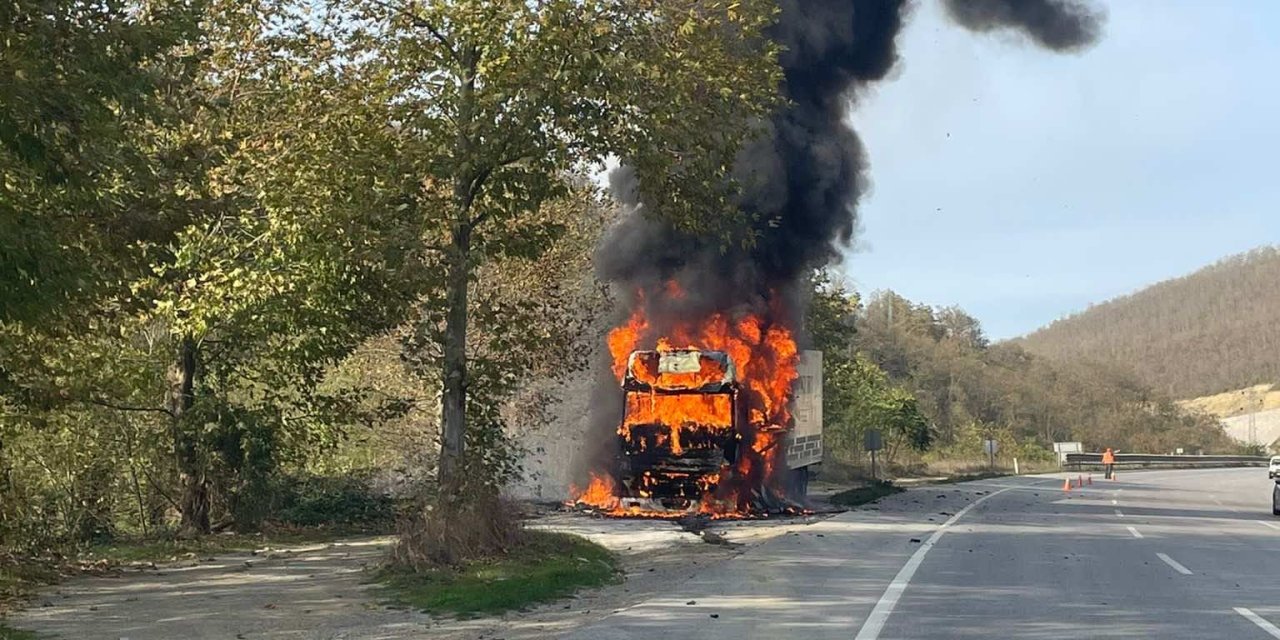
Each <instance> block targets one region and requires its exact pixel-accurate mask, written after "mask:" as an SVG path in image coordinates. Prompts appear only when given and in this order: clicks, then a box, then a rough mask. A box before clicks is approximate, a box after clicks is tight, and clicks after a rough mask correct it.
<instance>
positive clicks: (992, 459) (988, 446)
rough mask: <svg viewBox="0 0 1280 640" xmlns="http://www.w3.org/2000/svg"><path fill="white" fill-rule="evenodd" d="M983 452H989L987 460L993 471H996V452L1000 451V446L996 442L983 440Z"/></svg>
mask: <svg viewBox="0 0 1280 640" xmlns="http://www.w3.org/2000/svg"><path fill="white" fill-rule="evenodd" d="M982 450H983V451H986V452H987V460H988V463H989V465H990V466H991V470H992V471H995V470H996V451H999V450H1000V444H999V443H997V442H996V441H995V440H983V441H982Z"/></svg>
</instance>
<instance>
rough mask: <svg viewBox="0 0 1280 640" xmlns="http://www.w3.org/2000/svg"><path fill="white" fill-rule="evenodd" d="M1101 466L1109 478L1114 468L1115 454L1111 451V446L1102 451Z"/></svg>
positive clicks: (1109, 478)
mask: <svg viewBox="0 0 1280 640" xmlns="http://www.w3.org/2000/svg"><path fill="white" fill-rule="evenodd" d="M1102 466H1103V468H1104V469H1105V470H1106V472H1107V479H1108V480H1111V479H1112V478H1111V474H1112V473H1113V472H1114V471H1115V468H1116V454H1114V453H1112V452H1111V447H1107V450H1106V451H1103V452H1102Z"/></svg>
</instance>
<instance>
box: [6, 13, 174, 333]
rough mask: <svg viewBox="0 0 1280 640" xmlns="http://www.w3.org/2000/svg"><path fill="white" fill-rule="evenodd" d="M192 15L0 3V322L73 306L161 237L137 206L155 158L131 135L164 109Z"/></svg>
mask: <svg viewBox="0 0 1280 640" xmlns="http://www.w3.org/2000/svg"><path fill="white" fill-rule="evenodd" d="M198 17H199V13H198V11H197V10H196V9H195V6H194V5H192V4H190V3H186V2H179V1H174V2H168V1H163V0H162V1H159V2H149V3H146V6H145V8H141V7H138V6H137V4H136V3H132V2H126V1H123V0H106V1H104V2H91V3H74V2H44V1H42V0H14V1H13V2H6V3H4V5H3V6H0V96H3V98H0V175H3V176H4V179H3V180H2V181H0V300H3V301H4V304H2V305H0V323H5V322H18V321H26V322H44V323H47V322H50V321H51V320H52V316H53V315H55V314H58V312H61V311H67V310H74V309H73V308H72V307H70V303H71V302H73V301H74V302H81V301H85V300H91V299H92V297H93V296H95V295H99V294H101V293H103V289H110V287H111V285H112V284H113V283H115V282H116V276H118V275H119V274H120V273H121V272H122V269H123V268H126V267H129V266H136V265H137V262H136V261H135V260H133V259H132V258H133V257H136V256H132V255H131V249H132V247H133V245H134V243H136V242H145V241H152V242H154V241H162V240H163V238H164V237H165V234H166V232H167V231H168V229H167V228H166V227H165V225H163V224H158V223H157V221H156V220H154V219H152V218H151V217H150V216H149V215H148V212H147V211H146V210H145V208H143V207H140V206H139V204H140V202H141V201H143V200H145V194H146V192H147V190H148V189H149V187H150V186H151V185H152V184H153V183H152V181H151V180H150V168H151V165H152V160H153V158H149V157H148V156H147V154H145V153H144V152H142V150H140V149H139V148H138V147H137V145H136V144H134V143H135V142H136V141H135V140H134V139H133V137H132V136H133V131H134V130H135V129H136V128H137V127H145V126H149V125H150V124H152V123H155V122H158V121H163V120H166V119H168V118H169V116H170V114H171V111H172V108H173V106H174V105H173V104H172V103H171V102H169V101H168V99H167V96H166V92H167V90H168V89H169V88H170V87H172V86H173V85H174V84H175V83H180V82H181V81H182V78H183V77H185V67H188V66H190V63H191V59H184V58H183V57H181V56H179V55H176V49H177V48H178V47H180V46H182V45H183V44H184V43H186V42H189V41H191V40H193V39H195V38H196V37H198V33H199V29H198V28H197V24H196V21H197V18H198ZM60 315H62V316H63V317H64V319H65V316H66V315H75V314H60Z"/></svg>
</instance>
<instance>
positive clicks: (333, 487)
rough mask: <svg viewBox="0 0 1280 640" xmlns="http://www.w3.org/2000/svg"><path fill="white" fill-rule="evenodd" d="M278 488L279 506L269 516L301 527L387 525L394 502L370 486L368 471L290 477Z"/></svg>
mask: <svg viewBox="0 0 1280 640" xmlns="http://www.w3.org/2000/svg"><path fill="white" fill-rule="evenodd" d="M281 485H282V486H281V487H280V489H279V490H278V491H279V493H278V495H279V496H280V504H279V509H278V510H277V511H276V513H275V515H274V516H273V517H272V518H271V520H272V521H273V522H275V523H278V524H286V525H294V526H300V527H317V526H324V525H342V526H356V527H384V526H390V525H391V523H392V522H393V521H394V520H395V511H396V510H395V502H394V501H393V500H392V499H391V497H390V496H388V495H385V494H381V493H378V492H377V491H375V490H374V489H373V486H372V482H371V479H370V474H367V473H366V474H357V475H346V476H301V477H289V478H286V479H284V480H283V481H282V482H281Z"/></svg>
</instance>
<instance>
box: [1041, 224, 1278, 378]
mask: <svg viewBox="0 0 1280 640" xmlns="http://www.w3.org/2000/svg"><path fill="white" fill-rule="evenodd" d="M1278 319H1280V248H1277V247H1266V248H1261V249H1256V250H1254V251H1251V252H1249V253H1245V254H1241V255H1237V256H1232V257H1230V258H1227V259H1225V260H1222V261H1220V262H1218V263H1216V264H1214V265H1211V266H1209V267H1206V268H1204V269H1201V270H1200V271H1197V272H1195V273H1193V274H1191V275H1188V276H1184V277H1181V278H1176V279H1173V280H1168V281H1165V282H1161V283H1159V284H1156V285H1153V286H1151V287H1148V288H1146V289H1143V290H1141V291H1138V292H1137V293H1134V294H1131V295H1128V296H1124V297H1121V298H1116V299H1114V300H1111V301H1108V302H1105V303H1103V304H1099V305H1097V306H1094V307H1091V308H1089V309H1088V310H1087V311H1084V312H1082V313H1079V314H1076V315H1073V316H1069V317H1067V318H1064V319H1062V320H1058V321H1057V322H1054V323H1053V324H1050V325H1049V326H1047V327H1045V328H1043V329H1040V330H1039V331H1036V332H1035V333H1032V334H1030V335H1028V336H1026V337H1024V338H1021V339H1019V342H1020V343H1021V344H1022V345H1023V346H1024V347H1025V348H1026V349H1027V350H1028V351H1031V352H1032V353H1036V354H1040V355H1043V356H1047V357H1050V358H1055V359H1062V360H1067V359H1083V360H1094V361H1104V362H1105V361H1109V362H1115V363H1119V364H1121V365H1124V366H1127V367H1130V368H1131V369H1132V370H1133V371H1134V372H1135V373H1136V374H1137V375H1138V376H1139V378H1141V379H1142V380H1143V381H1144V382H1146V383H1147V384H1150V385H1152V386H1153V387H1155V388H1157V389H1159V390H1161V391H1163V392H1166V393H1168V394H1170V395H1172V396H1174V397H1180V398H1191V397H1196V396H1203V395H1208V394H1213V393H1218V392H1222V391H1227V390H1231V389H1240V388H1243V387H1248V386H1251V385H1254V384H1261V383H1274V382H1280V322H1278V321H1277V320H1278Z"/></svg>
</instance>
